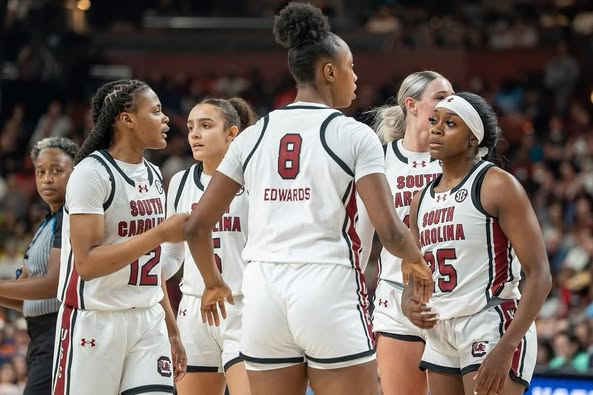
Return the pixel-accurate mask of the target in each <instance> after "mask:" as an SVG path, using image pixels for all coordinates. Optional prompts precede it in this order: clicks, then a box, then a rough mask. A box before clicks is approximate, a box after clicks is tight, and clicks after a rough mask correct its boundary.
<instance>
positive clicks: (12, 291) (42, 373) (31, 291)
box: [0, 137, 78, 395]
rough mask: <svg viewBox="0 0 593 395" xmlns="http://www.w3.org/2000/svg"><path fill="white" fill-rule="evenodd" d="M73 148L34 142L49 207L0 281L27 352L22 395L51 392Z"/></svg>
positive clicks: (38, 179)
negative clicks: (19, 259) (21, 323)
mask: <svg viewBox="0 0 593 395" xmlns="http://www.w3.org/2000/svg"><path fill="white" fill-rule="evenodd" d="M77 151H78V146H77V145H76V144H75V143H74V142H73V141H71V140H69V139H67V138H64V137H48V138H45V139H42V140H39V141H37V142H36V143H35V144H34V145H33V149H32V150H31V159H32V160H33V165H34V166H35V185H36V187H37V193H38V194H39V196H40V197H41V199H42V200H43V201H44V202H45V203H46V204H47V206H48V207H49V213H48V214H47V216H46V217H45V219H44V220H43V221H42V222H41V224H40V225H39V227H38V228H37V230H36V231H35V235H34V236H33V240H32V241H31V243H30V244H29V246H28V247H27V250H26V251H25V256H24V258H23V261H24V265H23V268H22V269H19V271H17V279H16V280H3V281H0V304H1V305H3V306H6V307H10V308H13V309H16V310H19V311H22V312H23V315H24V316H25V320H26V321H27V332H28V333H29V337H30V338H31V341H30V343H29V346H28V347H27V384H26V386H25V389H24V392H23V394H24V395H47V394H50V393H51V367H52V356H53V350H54V340H55V333H56V317H57V315H58V309H59V307H60V302H59V301H58V300H57V299H56V293H57V291H56V290H57V288H58V277H59V272H60V248H61V245H62V206H63V205H64V198H65V195H66V184H67V183H68V178H69V177H70V173H72V168H73V166H74V157H75V156H76V152H77Z"/></svg>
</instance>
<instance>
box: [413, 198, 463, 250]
mask: <svg viewBox="0 0 593 395" xmlns="http://www.w3.org/2000/svg"><path fill="white" fill-rule="evenodd" d="M454 214H455V207H454V206H452V207H445V208H438V209H436V210H431V211H429V212H427V213H425V214H424V216H423V217H422V228H424V229H422V230H421V231H420V244H422V247H424V246H426V245H429V244H435V243H441V242H444V241H450V240H465V233H464V231H463V225H462V224H456V223H454V220H455V218H454ZM433 225H435V226H434V227H431V228H427V227H429V226H433Z"/></svg>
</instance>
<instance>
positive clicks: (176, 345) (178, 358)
mask: <svg viewBox="0 0 593 395" xmlns="http://www.w3.org/2000/svg"><path fill="white" fill-rule="evenodd" d="M169 342H170V343H171V356H172V357H173V378H174V380H175V381H179V380H181V379H182V378H183V376H185V372H186V370H187V355H186V354H185V348H184V347H183V343H181V338H180V337H179V336H171V337H169Z"/></svg>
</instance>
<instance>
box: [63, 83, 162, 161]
mask: <svg viewBox="0 0 593 395" xmlns="http://www.w3.org/2000/svg"><path fill="white" fill-rule="evenodd" d="M148 89H150V87H149V86H148V84H146V83H145V82H143V81H138V80H118V81H111V82H108V83H106V84H104V85H103V86H101V87H100V88H99V89H98V90H97V92H96V93H95V95H94V96H93V99H92V102H91V117H92V120H93V128H92V130H91V133H90V134H89V135H88V137H87V138H86V139H85V140H84V142H83V143H82V147H80V150H79V151H78V154H77V155H76V159H75V163H78V162H80V161H81V160H83V159H84V158H86V157H87V156H88V155H89V154H90V153H92V152H93V151H96V150H98V149H102V148H109V147H110V146H111V143H112V140H113V124H114V123H115V120H116V118H117V116H118V115H119V114H121V113H122V112H124V111H134V110H135V108H136V93H138V92H140V91H144V90H148Z"/></svg>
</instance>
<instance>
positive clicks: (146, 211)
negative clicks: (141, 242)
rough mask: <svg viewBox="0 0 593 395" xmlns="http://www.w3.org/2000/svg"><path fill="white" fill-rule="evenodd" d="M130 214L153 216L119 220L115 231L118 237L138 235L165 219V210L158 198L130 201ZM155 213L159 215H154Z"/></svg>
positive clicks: (133, 215) (134, 215)
mask: <svg viewBox="0 0 593 395" xmlns="http://www.w3.org/2000/svg"><path fill="white" fill-rule="evenodd" d="M130 215H131V216H132V217H145V216H153V217H151V218H138V219H132V220H130V221H120V222H119V223H118V224H117V233H118V235H119V236H120V237H131V236H135V235H139V234H140V233H142V232H145V231H147V230H148V229H150V228H154V227H155V226H157V225H158V224H160V223H161V222H163V221H164V220H165V210H164V209H163V203H162V201H161V199H159V198H150V199H143V200H132V201H130ZM156 215H160V216H159V217H155V216H156Z"/></svg>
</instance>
